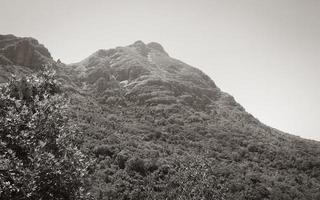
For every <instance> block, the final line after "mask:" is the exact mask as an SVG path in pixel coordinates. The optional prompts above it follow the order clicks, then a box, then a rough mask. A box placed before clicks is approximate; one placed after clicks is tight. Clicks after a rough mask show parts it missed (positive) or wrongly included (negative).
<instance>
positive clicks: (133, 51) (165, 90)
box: [69, 41, 221, 108]
mask: <svg viewBox="0 0 320 200" xmlns="http://www.w3.org/2000/svg"><path fill="white" fill-rule="evenodd" d="M69 67H71V68H75V69H77V70H78V72H79V74H80V78H81V79H82V80H84V81H85V82H86V83H87V84H94V83H95V82H96V81H98V80H99V79H100V81H101V80H102V79H104V80H105V81H106V82H108V81H113V82H119V83H121V84H120V85H121V88H123V89H124V90H125V91H126V93H125V96H126V97H127V98H129V99H130V100H132V101H136V102H138V103H140V104H158V103H160V102H161V104H171V103H174V102H182V103H186V104H190V105H191V104H192V105H193V106H194V107H202V108H204V107H205V105H207V104H209V103H210V102H213V101H215V100H217V99H218V98H219V97H220V95H221V92H220V90H219V89H218V88H217V87H216V85H215V83H214V82H213V81H212V80H211V79H210V78H209V77H208V76H207V75H205V74H204V73H203V72H201V71H200V70H198V69H196V68H194V67H191V66H189V65H187V64H185V63H183V62H181V61H179V60H176V59H174V58H171V57H170V56H169V55H168V53H166V52H165V50H164V48H163V47H162V46H161V45H160V44H158V43H155V42H152V43H149V44H144V43H143V42H142V41H137V42H135V43H134V44H132V45H129V46H127V47H118V48H115V49H110V50H99V51H97V52H95V53H94V54H92V55H91V56H89V57H88V58H86V59H85V60H83V61H81V62H79V63H75V64H72V65H71V66H69ZM105 89H107V87H106V88H105ZM100 92H101V91H100Z"/></svg>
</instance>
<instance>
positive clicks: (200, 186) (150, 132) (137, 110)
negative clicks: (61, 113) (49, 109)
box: [0, 36, 320, 200]
mask: <svg viewBox="0 0 320 200" xmlns="http://www.w3.org/2000/svg"><path fill="white" fill-rule="evenodd" d="M1 37H5V36H1ZM1 37H0V38H1ZM7 37H9V38H11V39H8V40H7V41H10V40H12V37H13V36H7ZM19 40H29V39H23V38H22V39H21V38H18V39H14V40H12V42H11V43H10V45H11V46H19V45H18V44H19V43H17V42H16V41H19ZM1 41H3V39H2V40H0V47H1ZM26 43H28V42H26ZM30 44H32V45H36V46H35V47H32V48H31V49H33V50H34V51H35V52H36V51H38V50H37V48H40V47H37V45H38V44H36V43H32V42H31V43H30ZM10 45H9V46H10ZM3 46H5V45H3ZM11 48H13V47H11ZM0 49H1V48H0ZM4 49H5V48H4ZM13 49H19V48H13ZM26 49H28V48H26ZM1 52H5V51H3V50H2V49H1V50H0V55H7V54H5V53H2V54H1ZM13 52H14V53H15V54H19V51H13ZM26 52H28V51H27V50H26ZM38 52H39V51H38ZM22 54H23V55H26V58H29V57H30V56H29V57H28V55H29V54H25V53H22ZM32 55H33V56H35V57H36V59H35V60H36V61H39V60H40V61H41V60H42V59H40V58H42V55H39V54H38V53H33V54H32ZM46 55H50V54H46ZM37 56H39V58H37ZM13 58H16V56H13V57H12V58H11V59H12V60H11V59H10V61H11V62H12V64H8V63H5V62H2V63H0V71H1V72H2V71H6V74H5V73H2V74H5V76H6V77H5V78H4V81H6V80H8V79H9V75H10V74H13V73H16V72H19V73H20V74H32V73H34V72H35V71H37V70H38V68H39V67H37V68H32V67H31V68H30V66H29V65H27V64H30V60H28V59H26V60H28V62H25V63H24V62H16V63H14V62H13V61H15V60H14V59H13ZM22 60H25V59H22ZM31 60H32V59H31ZM44 61H47V63H49V64H50V65H51V66H52V67H53V68H54V69H55V70H56V71H57V78H58V80H59V81H60V82H61V84H62V87H63V88H64V91H65V92H66V94H67V95H68V97H69V98H70V105H69V107H68V112H69V115H70V119H71V120H73V121H74V122H75V123H76V124H78V126H79V128H80V129H81V131H82V132H81V134H79V138H80V141H81V146H82V149H83V150H84V151H86V152H88V153H89V154H90V155H91V156H93V157H94V158H95V159H96V163H95V169H96V170H95V172H93V175H92V176H93V177H92V179H91V180H90V185H92V187H93V188H92V193H93V194H94V195H95V196H96V197H97V198H98V197H99V198H100V197H101V198H100V199H177V196H175V195H181V196H182V197H184V199H201V198H203V199H210V198H208V197H206V196H205V195H204V196H201V194H202V192H203V193H205V194H207V193H208V194H210V195H212V196H215V195H216V196H215V197H216V199H252V200H253V199H319V198H320V191H318V189H319V188H320V157H319V156H320V143H319V142H317V141H312V140H306V139H302V138H299V137H297V136H293V135H290V134H287V133H283V132H281V131H278V130H276V129H274V128H271V127H269V126H267V125H265V124H263V123H261V122H260V121H259V120H258V119H256V118H255V117H254V116H252V115H251V114H249V113H248V112H246V111H245V109H244V108H243V107H242V106H241V105H240V104H238V103H237V102H236V101H235V100H234V98H233V97H232V96H231V95H229V94H227V93H224V92H223V91H221V90H220V89H219V88H218V87H217V86H216V84H215V83H214V81H213V80H211V79H210V77H208V76H207V75H206V74H204V73H203V72H202V71H201V70H199V69H196V68H194V67H192V66H190V65H188V64H186V63H183V62H181V61H179V60H177V59H174V58H171V57H170V56H169V54H168V53H166V51H165V50H164V48H163V47H162V46H161V45H160V44H158V43H154V42H153V43H148V44H145V43H143V42H142V41H137V42H135V43H133V44H131V45H128V46H125V47H116V48H113V49H108V50H104V49H101V50H98V51H96V52H94V53H93V54H91V55H90V56H88V57H87V58H85V59H84V60H82V61H80V62H77V63H73V64H69V65H66V64H63V63H61V62H59V63H58V62H55V61H53V59H52V58H51V56H50V57H47V59H44ZM31 63H32V62H31ZM35 63H36V64H38V63H37V62H35ZM47 63H46V64H47ZM11 68H14V69H15V70H11V71H10V70H8V69H11ZM40 68H41V66H40ZM0 81H1V79H0ZM4 81H2V82H4ZM197 164H199V165H197ZM190 170H191V171H190ZM203 172H208V174H205V176H204V174H202V173H203ZM189 175H190V176H191V175H192V177H194V178H195V179H194V181H195V182H192V184H191V185H188V184H187V183H188V181H190V180H189V179H190V177H189ZM211 178H212V179H211ZM209 180H210V181H209ZM211 181H212V182H211ZM206 184H209V186H206ZM216 186H219V188H217V187H216ZM220 186H221V187H220ZM185 187H186V188H185ZM206 188H208V189H206ZM210 188H212V189H210ZM192 190H195V191H197V193H198V195H199V196H198V198H195V197H194V198H191V197H190V196H188V195H189V193H183V192H181V191H192ZM220 192H221V193H220ZM222 193H223V194H222ZM212 196H211V197H212Z"/></svg>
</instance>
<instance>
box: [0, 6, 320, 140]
mask: <svg viewBox="0 0 320 200" xmlns="http://www.w3.org/2000/svg"><path fill="white" fill-rule="evenodd" d="M319 19H320V1H319V0H161V1H159V0H134V1H133V0H126V1H125V0H27V1H26V0H0V34H14V35H16V36H30V37H34V38H36V39H38V40H39V41H40V42H41V43H42V44H44V45H45V46H46V47H47V48H48V49H49V51H50V52H51V54H52V56H53V58H54V59H55V60H57V59H61V61H62V62H65V63H73V62H78V61H80V60H82V59H84V58H85V57H87V56H89V55H90V54H92V53H93V52H95V51H96V50H98V49H109V48H114V47H116V46H126V45H129V44H132V43H133V42H135V41H137V40H142V41H144V42H145V43H148V42H151V41H154V42H158V43H160V44H162V46H164V48H165V50H166V51H167V52H168V53H169V54H170V56H172V57H174V58H177V59H180V60H182V61H183V62H186V63H188V64H190V65H192V66H194V67H197V68H199V69H201V70H202V71H203V72H205V73H206V74H208V75H209V76H210V77H211V78H212V79H213V80H214V81H215V83H216V84H217V85H218V87H220V88H221V89H222V90H223V91H225V92H228V93H229V94H231V95H233V96H234V97H235V99H236V100H237V101H238V102H239V103H240V104H241V105H243V106H244V107H245V109H246V110H247V111H248V112H250V113H251V114H253V115H254V116H255V117H257V118H258V119H259V120H260V121H261V122H263V123H265V124H267V125H270V126H272V127H274V128H277V129H280V130H282V131H285V132H288V133H291V134H294V135H298V136H301V137H304V138H309V139H314V140H319V141H320V105H319V104H320V20H319Z"/></svg>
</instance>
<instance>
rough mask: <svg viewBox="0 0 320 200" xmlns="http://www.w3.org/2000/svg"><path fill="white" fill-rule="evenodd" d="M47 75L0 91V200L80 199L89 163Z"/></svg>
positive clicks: (12, 83) (19, 81)
mask: <svg viewBox="0 0 320 200" xmlns="http://www.w3.org/2000/svg"><path fill="white" fill-rule="evenodd" d="M66 103H67V101H66V98H64V97H63V95H61V91H60V87H59V84H58V83H57V82H56V81H55V77H54V74H53V73H52V72H44V71H42V72H40V73H39V74H38V75H36V76H32V77H28V78H25V77H24V78H20V79H18V78H15V77H14V78H12V80H11V81H10V82H9V83H6V84H4V85H2V86H1V88H0V167H1V169H0V199H19V200H20V199H21V200H22V199H46V200H49V199H61V200H62V199H85V198H87V195H86V192H85V189H84V180H85V179H84V178H85V176H86V174H87V167H88V165H89V164H90V162H89V160H88V159H87V158H86V156H85V155H84V154H83V153H82V152H81V151H80V150H79V149H78V148H77V147H76V145H75V142H76V132H77V128H76V127H75V126H74V125H72V124H70V123H69V122H68V119H67V115H66V112H65V105H66Z"/></svg>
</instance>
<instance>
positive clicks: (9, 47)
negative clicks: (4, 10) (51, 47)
mask: <svg viewBox="0 0 320 200" xmlns="http://www.w3.org/2000/svg"><path fill="white" fill-rule="evenodd" d="M50 59H52V57H51V55H50V53H49V51H48V49H46V48H45V47H44V46H43V45H41V44H39V42H38V41H37V40H35V39H33V38H18V37H15V36H13V35H0V64H2V65H19V66H26V67H31V68H34V67H41V66H42V65H44V64H46V63H47V62H48V60H50Z"/></svg>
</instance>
